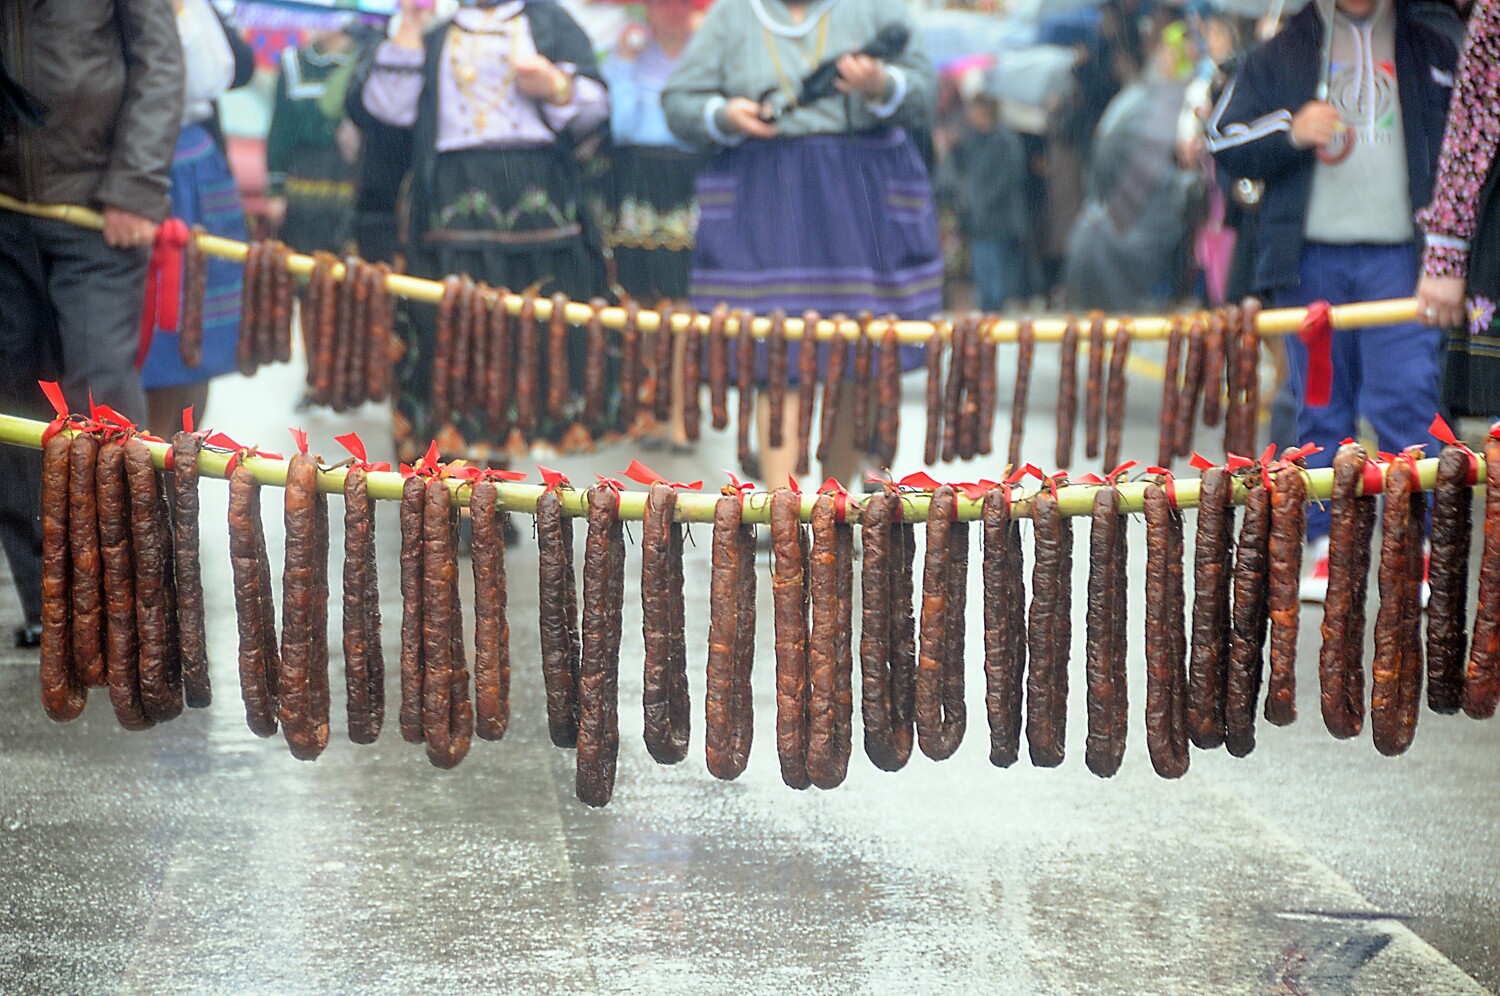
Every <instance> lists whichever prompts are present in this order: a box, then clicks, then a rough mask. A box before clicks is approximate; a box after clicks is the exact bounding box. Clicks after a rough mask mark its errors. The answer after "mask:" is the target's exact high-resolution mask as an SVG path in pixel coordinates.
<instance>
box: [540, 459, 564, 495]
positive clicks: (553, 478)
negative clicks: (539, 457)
mask: <svg viewBox="0 0 1500 996" xmlns="http://www.w3.org/2000/svg"><path fill="white" fill-rule="evenodd" d="M536 469H537V473H539V474H541V475H542V485H543V488H544V489H545V490H546V491H552V490H553V489H555V488H571V487H572V486H573V483H572V482H571V481H569V480H568V475H567V474H564V473H563V472H562V471H560V470H553V469H552V468H551V467H543V466H542V465H541V464H537V465H536Z"/></svg>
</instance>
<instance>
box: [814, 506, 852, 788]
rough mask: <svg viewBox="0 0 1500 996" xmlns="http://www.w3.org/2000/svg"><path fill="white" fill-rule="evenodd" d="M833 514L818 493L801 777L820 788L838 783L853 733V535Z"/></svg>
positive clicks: (846, 766)
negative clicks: (804, 766) (804, 764)
mask: <svg viewBox="0 0 1500 996" xmlns="http://www.w3.org/2000/svg"><path fill="white" fill-rule="evenodd" d="M838 518H839V516H838V513H837V511H836V506H835V501H834V498H833V497H832V496H831V495H826V494H825V495H820V496H819V497H818V499H817V501H816V502H814V503H813V510H812V551H811V557H810V563H809V568H808V587H809V592H810V606H811V615H812V620H811V621H812V627H811V630H810V632H809V636H808V652H807V680H808V714H807V775H808V778H809V780H811V782H812V783H813V784H814V785H816V786H817V787H818V788H820V789H831V788H836V787H838V785H839V784H841V783H842V782H843V780H844V776H845V774H847V773H848V770H849V754H850V749H851V746H850V745H851V735H852V733H853V730H852V727H851V721H852V719H853V715H854V702H853V698H852V678H851V674H850V665H851V663H852V661H853V658H852V657H851V655H850V649H849V640H850V631H849V629H850V621H851V620H850V614H851V611H852V605H851V603H850V594H851V591H852V588H853V567H854V564H853V559H852V551H853V533H852V529H851V527H850V526H849V525H848V524H847V523H843V522H839V521H838Z"/></svg>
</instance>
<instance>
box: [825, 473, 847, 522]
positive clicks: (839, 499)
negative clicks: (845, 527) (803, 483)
mask: <svg viewBox="0 0 1500 996" xmlns="http://www.w3.org/2000/svg"><path fill="white" fill-rule="evenodd" d="M818 494H820V495H831V496H832V497H833V517H834V518H835V519H837V520H838V521H839V522H843V521H844V517H845V515H846V513H847V512H848V510H849V491H848V489H846V488H845V487H844V486H843V485H842V484H840V483H839V482H838V478H835V477H830V478H829V479H828V480H826V481H824V482H823V483H822V484H820V485H818Z"/></svg>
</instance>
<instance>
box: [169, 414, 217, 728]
mask: <svg viewBox="0 0 1500 996" xmlns="http://www.w3.org/2000/svg"><path fill="white" fill-rule="evenodd" d="M200 449H201V447H200V445H199V442H198V437H197V436H195V435H193V434H192V433H189V432H179V433H177V435H175V436H173V437H172V494H173V501H172V515H173V519H174V521H175V523H176V529H175V530H174V531H175V534H176V535H175V536H174V539H173V544H172V550H173V553H174V555H175V556H176V560H177V562H176V565H175V573H176V582H177V631H178V634H179V639H180V641H181V644H182V685H183V691H184V694H185V698H186V701H187V705H188V708H190V709H204V708H207V706H208V705H209V703H210V702H212V701H213V692H212V690H211V688H210V687H209V680H208V639H207V635H206V634H205V632H204V624H203V572H202V565H201V564H200V563H199V560H198V451H199V450H200Z"/></svg>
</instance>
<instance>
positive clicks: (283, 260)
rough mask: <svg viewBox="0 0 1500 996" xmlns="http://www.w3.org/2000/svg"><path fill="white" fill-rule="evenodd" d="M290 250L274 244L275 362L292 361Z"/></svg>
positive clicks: (272, 308) (272, 274) (272, 333)
mask: <svg viewBox="0 0 1500 996" xmlns="http://www.w3.org/2000/svg"><path fill="white" fill-rule="evenodd" d="M290 257H291V252H290V250H288V249H287V247H286V246H285V245H283V244H281V243H277V245H276V256H275V262H276V267H275V269H274V270H273V271H272V273H271V287H272V291H271V294H272V296H271V350H272V355H273V356H274V357H275V359H276V362H277V363H290V362H292V290H293V284H292V271H291V270H290V269H289V268H288V267H287V263H288V262H289V260H290Z"/></svg>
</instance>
